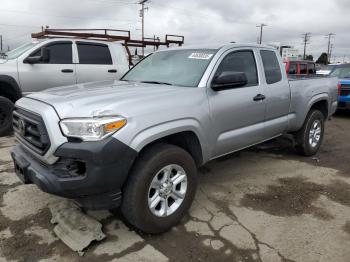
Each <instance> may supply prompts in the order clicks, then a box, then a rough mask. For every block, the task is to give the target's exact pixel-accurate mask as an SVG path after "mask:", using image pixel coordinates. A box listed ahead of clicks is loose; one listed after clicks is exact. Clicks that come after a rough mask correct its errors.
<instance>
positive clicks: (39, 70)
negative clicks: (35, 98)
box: [0, 38, 129, 136]
mask: <svg viewBox="0 0 350 262" xmlns="http://www.w3.org/2000/svg"><path fill="white" fill-rule="evenodd" d="M128 70H129V63H128V59H127V56H126V52H125V49H124V48H123V46H122V45H121V44H118V43H115V42H106V41H92V40H84V39H67V38H63V39H62V38H61V39H60V38H50V39H43V40H33V41H32V42H30V43H27V44H25V45H23V46H20V47H18V48H17V49H14V50H12V51H10V52H7V53H5V54H3V55H2V56H1V57H0V136H3V135H6V134H9V133H10V132H11V130H12V120H11V115H12V110H13V108H14V103H15V102H16V101H17V100H18V99H19V98H21V97H22V96H25V95H27V94H29V93H32V92H38V91H42V90H44V89H46V88H50V87H56V86H63V85H72V84H79V83H85V82H91V81H98V80H108V79H110V80H116V79H119V78H120V77H121V76H122V75H123V74H124V73H126V72H127V71H128Z"/></svg>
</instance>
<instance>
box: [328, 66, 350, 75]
mask: <svg viewBox="0 0 350 262" xmlns="http://www.w3.org/2000/svg"><path fill="white" fill-rule="evenodd" d="M331 76H336V77H339V78H350V66H347V67H337V68H336V69H335V70H334V71H333V72H332V73H331Z"/></svg>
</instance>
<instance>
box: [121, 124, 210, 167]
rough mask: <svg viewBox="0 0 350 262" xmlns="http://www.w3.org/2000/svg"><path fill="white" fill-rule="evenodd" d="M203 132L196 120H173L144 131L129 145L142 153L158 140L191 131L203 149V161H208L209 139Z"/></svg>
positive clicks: (132, 139)
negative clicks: (146, 147)
mask: <svg viewBox="0 0 350 262" xmlns="http://www.w3.org/2000/svg"><path fill="white" fill-rule="evenodd" d="M202 130H203V127H202V126H201V124H200V122H199V121H198V120H196V119H193V118H186V119H178V120H172V121H169V122H165V123H160V124H157V125H154V126H151V127H148V128H145V129H142V130H141V131H139V132H138V133H137V134H136V135H135V136H133V137H132V138H131V140H130V142H129V143H127V144H129V146H130V147H131V148H133V149H134V150H136V151H137V152H140V151H141V150H142V149H143V148H144V147H145V146H147V145H148V144H150V143H152V142H154V141H156V140H158V139H161V138H163V137H166V136H169V135H173V134H176V133H180V132H186V131H191V132H193V133H194V134H195V135H196V136H197V138H198V140H199V143H200V146H201V149H202V157H203V160H204V161H207V160H208V159H209V150H208V145H207V144H206V143H205V141H207V139H205V135H204V134H203V132H202ZM116 138H118V137H116ZM118 139H119V138H118ZM124 142H126V141H124Z"/></svg>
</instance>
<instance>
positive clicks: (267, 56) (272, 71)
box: [260, 50, 282, 84]
mask: <svg viewBox="0 0 350 262" xmlns="http://www.w3.org/2000/svg"><path fill="white" fill-rule="evenodd" d="M260 54H261V58H262V62H263V66H264V72H265V78H266V83H267V84H274V83H277V82H279V81H281V79H282V73H281V68H280V64H279V63H278V59H277V57H276V53H275V52H274V51H269V50H261V51H260Z"/></svg>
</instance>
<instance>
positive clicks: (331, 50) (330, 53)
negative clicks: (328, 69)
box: [329, 44, 335, 63]
mask: <svg viewBox="0 0 350 262" xmlns="http://www.w3.org/2000/svg"><path fill="white" fill-rule="evenodd" d="M333 47H334V46H333V44H331V46H330V48H329V63H330V62H331V58H332V52H333ZM334 59H335V57H334Z"/></svg>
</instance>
